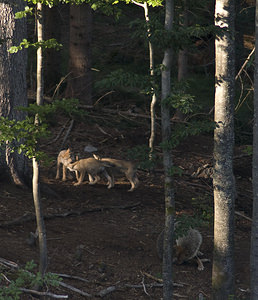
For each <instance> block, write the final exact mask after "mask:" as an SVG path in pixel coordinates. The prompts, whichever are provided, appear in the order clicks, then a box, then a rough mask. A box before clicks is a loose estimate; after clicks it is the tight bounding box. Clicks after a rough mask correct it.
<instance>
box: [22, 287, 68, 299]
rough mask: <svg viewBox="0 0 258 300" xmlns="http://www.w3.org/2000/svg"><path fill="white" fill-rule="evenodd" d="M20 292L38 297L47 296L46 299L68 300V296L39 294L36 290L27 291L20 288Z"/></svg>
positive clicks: (49, 293) (47, 293) (48, 293)
mask: <svg viewBox="0 0 258 300" xmlns="http://www.w3.org/2000/svg"><path fill="white" fill-rule="evenodd" d="M20 291H22V292H23V293H27V294H31V295H36V296H46V297H50V298H55V299H68V295H56V294H53V293H51V292H38V291H35V290H30V289H25V288H20Z"/></svg>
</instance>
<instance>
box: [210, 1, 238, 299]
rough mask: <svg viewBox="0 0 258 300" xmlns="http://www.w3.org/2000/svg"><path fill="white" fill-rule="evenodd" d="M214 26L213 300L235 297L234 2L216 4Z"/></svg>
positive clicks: (217, 2)
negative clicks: (216, 29) (218, 32)
mask: <svg viewBox="0 0 258 300" xmlns="http://www.w3.org/2000/svg"><path fill="white" fill-rule="evenodd" d="M215 24H216V25H217V26H219V27H220V28H221V34H222V35H221V36H220V37H219V38H217V39H216V42H215V51H216V54H215V55H216V56H215V59H216V70H215V76H216V78H215V79H216V85H215V116H214V119H215V122H216V123H217V127H216V129H215V130H214V176H213V187H214V253H213V268H212V288H213V299H218V300H219V299H228V298H229V296H230V295H233V294H234V283H235V268H234V209H235V208H234V204H235V180H234V174H233V148H234V96H235V92H234V90H235V79H234V77H235V49H234V0H216V8H215Z"/></svg>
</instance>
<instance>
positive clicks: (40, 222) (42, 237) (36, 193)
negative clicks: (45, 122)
mask: <svg viewBox="0 0 258 300" xmlns="http://www.w3.org/2000/svg"><path fill="white" fill-rule="evenodd" d="M43 28H44V19H43V7H42V4H41V3H37V36H38V42H41V41H43ZM43 91H44V85H43V53H42V48H41V47H39V48H38V49H37V98H36V101H37V105H43V102H44V101H43ZM39 122H40V121H39V120H38V116H37V115H36V116H35V123H36V124H39ZM32 165H33V178H32V188H33V200H34V207H35V213H36V221H37V230H38V237H39V252H40V262H39V272H40V274H41V276H44V274H45V272H46V269H47V239H46V229H45V223H44V216H43V212H42V208H41V199H40V187H39V182H40V180H39V174H40V168H39V162H38V161H37V160H36V158H35V157H33V158H32Z"/></svg>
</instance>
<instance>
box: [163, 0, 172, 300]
mask: <svg viewBox="0 0 258 300" xmlns="http://www.w3.org/2000/svg"><path fill="white" fill-rule="evenodd" d="M173 14H174V1H173V0H167V1H166V14H165V29H166V30H168V31H169V30H171V29H172V24H173V17H174V15H173ZM171 61H172V51H171V49H166V50H165V52H164V58H163V61H162V65H163V68H162V72H161V85H162V90H161V99H162V100H164V99H165V98H166V97H168V96H169V94H170V90H171V83H170V78H171V74H170V73H171ZM161 126H162V142H163V143H164V144H166V143H167V142H168V141H169V139H170V137H171V126H170V109H169V107H167V106H166V105H165V104H164V103H163V104H162V105H161ZM163 165H164V171H165V185H164V189H165V228H164V243H163V249H164V251H163V264H162V276H163V299H164V300H171V299H173V279H172V278H173V257H172V250H173V242H174V215H175V199H174V187H173V178H172V176H171V175H170V174H169V171H170V170H171V168H172V167H173V160H172V151H171V149H170V148H169V147H164V148H163Z"/></svg>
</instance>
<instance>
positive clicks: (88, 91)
mask: <svg viewBox="0 0 258 300" xmlns="http://www.w3.org/2000/svg"><path fill="white" fill-rule="evenodd" d="M91 37H92V9H91V7H90V6H89V4H81V5H72V4H71V5H70V43H69V44H70V46H69V53H70V62H69V64H70V66H69V72H70V73H71V74H70V76H69V79H68V85H67V88H66V97H67V98H68V97H71V98H77V99H79V100H80V101H82V102H83V103H84V104H89V105H90V104H92V78H91Z"/></svg>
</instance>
